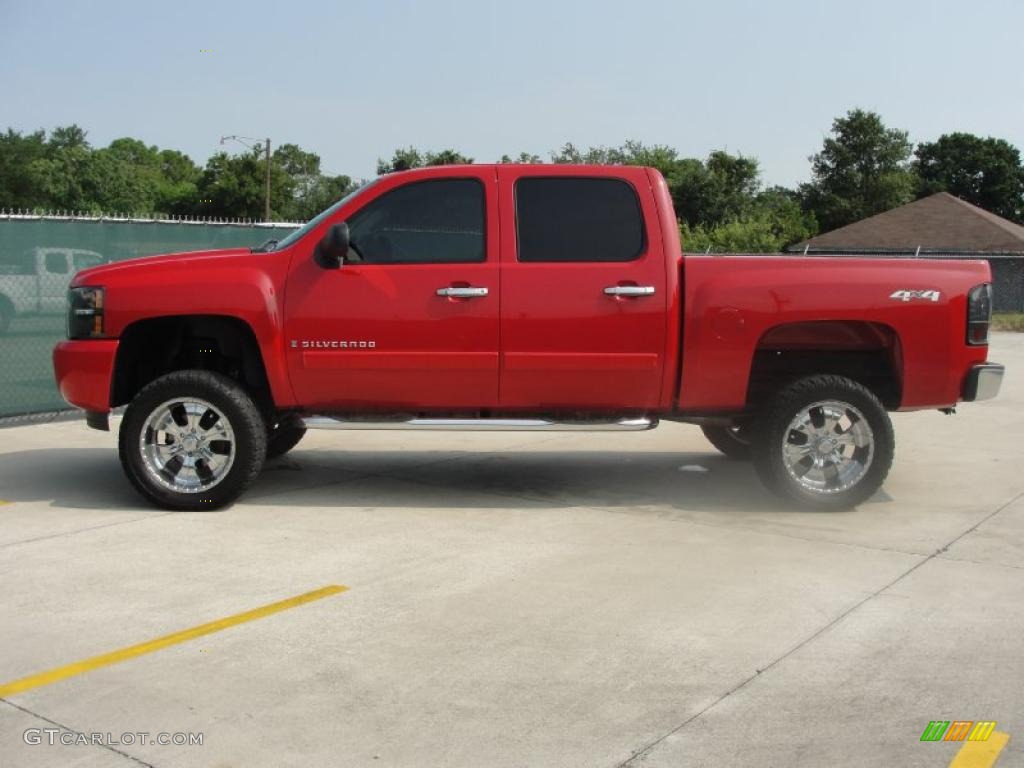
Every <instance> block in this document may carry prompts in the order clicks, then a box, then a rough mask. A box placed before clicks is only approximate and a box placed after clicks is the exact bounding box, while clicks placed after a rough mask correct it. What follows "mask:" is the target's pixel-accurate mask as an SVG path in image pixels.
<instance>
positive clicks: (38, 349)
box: [0, 212, 299, 417]
mask: <svg viewBox="0 0 1024 768" xmlns="http://www.w3.org/2000/svg"><path fill="white" fill-rule="evenodd" d="M297 226H299V225H298V224H290V223H289V224H282V223H273V224H263V223H256V222H247V223H242V222H227V221H213V220H201V219H190V220H170V219H143V218H127V217H109V216H100V217H86V216H74V215H68V216H63V215H38V216H37V215H32V214H25V213H19V214H7V213H2V212H0V417H10V416H18V415H22V414H33V413H45V412H53V411H59V410H63V409H66V408H68V405H67V404H66V403H65V402H64V400H63V399H62V398H61V396H60V394H59V393H58V392H57V387H56V384H55V383H54V380H53V367H52V363H51V359H50V354H51V352H52V350H53V346H54V344H56V343H57V341H59V340H60V339H62V338H64V335H65V329H64V318H65V304H66V294H67V288H68V284H69V283H70V282H71V278H72V277H74V275H75V273H76V272H78V271H79V270H82V269H85V268H86V267H90V266H94V265H96V264H104V263H108V262H113V261H121V260H123V259H131V258H135V257H137V256H146V255H152V254H159V253H174V252H179V251H199V250H206V249H210V248H232V247H252V246H257V245H259V244H260V243H263V242H264V241H266V240H270V239H275V240H276V239H281V238H283V237H284V236H286V235H287V234H288V233H290V232H291V231H292V230H294V228H295V227H297Z"/></svg>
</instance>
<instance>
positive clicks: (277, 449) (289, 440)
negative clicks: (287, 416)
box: [267, 424, 306, 461]
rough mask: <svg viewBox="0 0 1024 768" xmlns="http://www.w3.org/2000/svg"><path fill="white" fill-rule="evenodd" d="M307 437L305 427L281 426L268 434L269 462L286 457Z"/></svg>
mask: <svg viewBox="0 0 1024 768" xmlns="http://www.w3.org/2000/svg"><path fill="white" fill-rule="evenodd" d="M305 435H306V428H305V427H296V426H294V425H285V424H279V425H278V426H277V427H276V428H273V429H270V430H268V432H267V460H268V461H269V460H270V459H276V458H277V457H278V456H284V455H285V454H286V453H288V451H290V450H291V449H292V448H294V447H295V446H296V445H298V444H299V441H300V440H302V438H303V437H305Z"/></svg>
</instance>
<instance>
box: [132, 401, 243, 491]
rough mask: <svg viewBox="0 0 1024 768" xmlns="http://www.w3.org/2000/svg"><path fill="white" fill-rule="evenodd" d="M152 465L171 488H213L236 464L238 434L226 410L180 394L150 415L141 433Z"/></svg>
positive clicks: (155, 475)
mask: <svg viewBox="0 0 1024 768" xmlns="http://www.w3.org/2000/svg"><path fill="white" fill-rule="evenodd" d="M139 450H140V452H141V453H142V457H143V460H144V461H145V465H146V470H147V471H148V472H149V473H150V475H151V476H152V478H153V479H154V480H155V481H156V482H158V483H160V484H161V485H163V486H164V487H165V488H167V489H168V490H171V491H175V492H177V493H199V492H201V491H206V490H209V489H211V488H213V487H214V486H215V485H217V484H218V483H220V482H221V481H222V480H223V479H224V478H225V477H226V476H227V474H228V472H230V471H231V466H232V465H233V464H234V463H235V433H234V430H233V429H232V428H231V423H230V422H229V421H228V418H227V417H226V416H225V415H224V413H223V412H222V411H220V410H219V409H217V408H216V407H214V406H213V405H212V404H211V403H208V402H207V401H205V400H200V399H198V398H175V399H172V400H167V401H166V402H163V403H161V404H160V405H158V406H157V407H156V408H154V409H153V411H152V412H151V413H150V414H149V418H148V419H146V424H145V427H144V428H143V430H142V434H141V435H140V436H139Z"/></svg>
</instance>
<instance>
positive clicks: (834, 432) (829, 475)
mask: <svg viewBox="0 0 1024 768" xmlns="http://www.w3.org/2000/svg"><path fill="white" fill-rule="evenodd" d="M894 447H895V440H894V438H893V432H892V422H891V421H890V420H889V414H888V413H887V412H886V410H885V406H884V405H882V403H881V401H879V399H878V397H877V396H876V395H875V394H874V393H873V392H871V390H869V389H868V388H867V387H865V386H864V385H863V384H860V383H859V382H856V381H853V380H852V379H849V378H847V377H845V376H837V375H834V374H819V375H817V376H808V377H806V378H803V379H799V380H797V381H795V382H793V383H792V384H790V385H789V386H787V387H784V388H783V389H781V390H779V391H778V392H777V393H775V395H774V396H773V397H772V399H771V401H770V402H769V403H766V405H765V407H764V410H763V411H762V413H761V416H760V418H759V420H758V423H757V427H756V429H755V431H754V435H753V442H752V444H751V448H752V454H751V455H752V458H753V460H754V468H755V469H756V470H757V474H758V475H759V476H760V477H761V479H762V480H763V481H764V483H765V485H767V486H768V487H769V488H771V489H772V490H773V491H776V492H777V493H778V494H780V495H781V496H783V497H785V498H787V499H789V500H790V501H793V502H795V503H797V504H799V505H800V506H803V507H810V508H813V509H823V510H838V509H848V508H850V507H852V506H855V505H857V504H859V503H860V502H862V501H864V500H866V499H868V498H869V497H870V496H871V495H872V494H874V493H875V491H877V490H878V489H879V487H881V485H882V483H883V482H884V480H885V477H886V475H887V474H888V473H889V467H890V466H891V465H892V458H893V452H894Z"/></svg>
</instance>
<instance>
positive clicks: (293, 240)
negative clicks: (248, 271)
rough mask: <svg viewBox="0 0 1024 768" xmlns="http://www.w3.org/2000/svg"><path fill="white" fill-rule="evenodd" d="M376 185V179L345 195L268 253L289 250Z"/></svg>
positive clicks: (273, 246) (270, 248)
mask: <svg viewBox="0 0 1024 768" xmlns="http://www.w3.org/2000/svg"><path fill="white" fill-rule="evenodd" d="M376 183H377V179H374V180H373V181H371V182H368V183H366V184H363V186H361V187H359V188H357V189H355V190H353V191H352V192H349V193H348V194H347V195H345V196H344V197H343V198H341V200H339V201H338V202H336V203H335V204H334V205H332V206H330V207H329V208H326V209H325V210H323V211H321V212H320V213H319V214H317V215H316V216H314V217H313V218H312V219H310V220H309V221H307V222H306V223H305V224H303V225H302V226H301V227H299V228H298V229H296V230H295V231H294V232H292V233H291V234H290V235H288V237H286V238H285V239H284V240H281V241H280V242H278V243H276V244H274V245H272V246H271V247H269V248H267V249H266V250H268V251H280V250H281V249H282V248H287V247H288V246H289V245H292V244H293V243H297V242H298V241H299V240H300V239H302V238H303V237H305V235H306V233H307V232H309V231H310V230H312V229H315V228H316V227H317V225H319V224H320V223H321V222H322V221H324V220H325V219H328V218H330V217H331V216H333V215H334V213H335V211H337V210H338V209H339V208H341V206H343V205H345V203H347V202H348V201H349V200H352V199H353V198H354V197H355V196H356V195H361V194H362V193H363V192H365V191H366V190H367V189H369V188H370V187H372V186H373V185H374V184H376Z"/></svg>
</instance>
